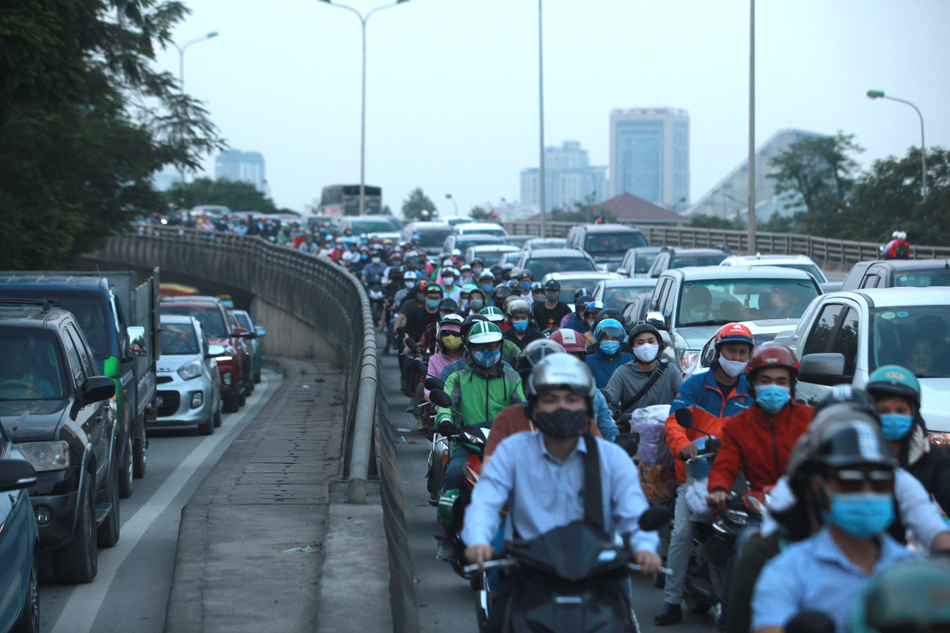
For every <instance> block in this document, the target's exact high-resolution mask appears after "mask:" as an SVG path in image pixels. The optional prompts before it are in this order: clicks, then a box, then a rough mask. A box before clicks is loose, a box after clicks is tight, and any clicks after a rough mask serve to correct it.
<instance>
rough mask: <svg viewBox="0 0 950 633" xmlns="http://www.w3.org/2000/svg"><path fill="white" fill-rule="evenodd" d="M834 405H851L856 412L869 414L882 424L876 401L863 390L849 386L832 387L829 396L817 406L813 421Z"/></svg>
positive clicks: (813, 413)
mask: <svg viewBox="0 0 950 633" xmlns="http://www.w3.org/2000/svg"><path fill="white" fill-rule="evenodd" d="M834 404H846V405H849V406H850V407H851V408H852V409H854V410H856V411H862V412H864V413H867V414H868V415H869V416H871V417H872V418H874V419H875V420H877V421H878V423H880V418H879V416H878V411H877V405H875V404H874V400H873V399H872V398H871V396H870V395H869V394H868V392H866V391H865V390H863V389H857V388H855V387H852V386H851V385H849V384H844V385H835V386H834V387H832V388H831V391H830V392H829V393H828V395H827V396H825V397H824V398H822V399H821V401H820V402H819V403H818V404H817V405H815V410H814V411H813V412H812V419H814V417H815V416H817V415H818V414H819V413H821V412H822V411H824V410H825V409H826V408H827V407H830V406H831V405H834Z"/></svg>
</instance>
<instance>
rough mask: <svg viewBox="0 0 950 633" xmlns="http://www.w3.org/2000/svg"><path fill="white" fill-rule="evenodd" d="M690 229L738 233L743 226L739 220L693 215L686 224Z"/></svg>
mask: <svg viewBox="0 0 950 633" xmlns="http://www.w3.org/2000/svg"><path fill="white" fill-rule="evenodd" d="M686 226H687V228H691V229H717V230H725V231H739V230H742V228H743V226H742V223H741V222H740V221H739V220H736V219H732V220H727V219H726V218H720V217H719V216H718V215H694V216H693V217H691V218H690V220H689V222H687V223H686Z"/></svg>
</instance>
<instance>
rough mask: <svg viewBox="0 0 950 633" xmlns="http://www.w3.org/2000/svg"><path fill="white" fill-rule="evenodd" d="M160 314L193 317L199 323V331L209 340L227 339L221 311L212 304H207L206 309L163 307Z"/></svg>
mask: <svg viewBox="0 0 950 633" xmlns="http://www.w3.org/2000/svg"><path fill="white" fill-rule="evenodd" d="M162 314H181V315H184V316H193V317H195V318H196V319H198V322H199V323H201V329H203V330H204V332H205V334H206V335H207V336H208V337H210V338H227V337H228V330H227V328H226V327H225V325H224V319H223V318H222V317H221V310H219V309H218V306H216V305H214V304H208V307H207V308H197V307H188V308H186V307H184V306H173V305H163V306H162Z"/></svg>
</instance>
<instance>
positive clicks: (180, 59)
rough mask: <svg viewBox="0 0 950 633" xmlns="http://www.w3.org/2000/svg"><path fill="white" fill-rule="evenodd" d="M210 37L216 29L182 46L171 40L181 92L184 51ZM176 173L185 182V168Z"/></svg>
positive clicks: (182, 182)
mask: <svg viewBox="0 0 950 633" xmlns="http://www.w3.org/2000/svg"><path fill="white" fill-rule="evenodd" d="M212 37H218V32H217V31H211V32H210V33H208V34H207V35H205V36H204V37H199V38H197V39H194V40H191V41H190V42H187V43H186V44H185V45H184V46H179V45H178V44H176V43H175V42H174V41H172V46H174V47H175V48H176V49H178V87H179V88H180V89H181V92H182V94H184V93H185V51H186V50H187V49H188V47H189V46H191V45H192V44H197V43H198V42H204V41H205V40H210V39H211V38H212ZM178 175H179V176H180V177H181V184H185V170H184V168H181V169H179V170H178Z"/></svg>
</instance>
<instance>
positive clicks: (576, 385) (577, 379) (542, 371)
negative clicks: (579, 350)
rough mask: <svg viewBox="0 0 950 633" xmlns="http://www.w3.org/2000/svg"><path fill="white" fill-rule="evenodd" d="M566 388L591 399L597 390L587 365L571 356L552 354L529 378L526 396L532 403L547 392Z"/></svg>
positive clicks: (542, 361)
mask: <svg viewBox="0 0 950 633" xmlns="http://www.w3.org/2000/svg"><path fill="white" fill-rule="evenodd" d="M565 387H566V388H567V389H570V390H571V391H573V392H574V393H577V394H579V395H582V396H584V397H585V398H591V399H593V397H594V391H595V390H596V388H597V387H596V384H595V383H594V377H593V375H591V373H590V369H588V368H587V363H582V362H581V361H580V360H578V359H576V358H574V357H573V356H571V355H569V354H551V355H550V356H547V357H545V358H542V359H541V362H539V363H538V364H537V365H536V366H535V368H534V371H532V372H531V375H530V376H529V377H528V381H527V383H526V385H525V390H524V394H525V397H526V398H527V399H528V401H529V402H532V401H536V400H537V399H538V396H539V395H541V394H542V393H544V392H545V391H550V390H552V389H560V388H565Z"/></svg>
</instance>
